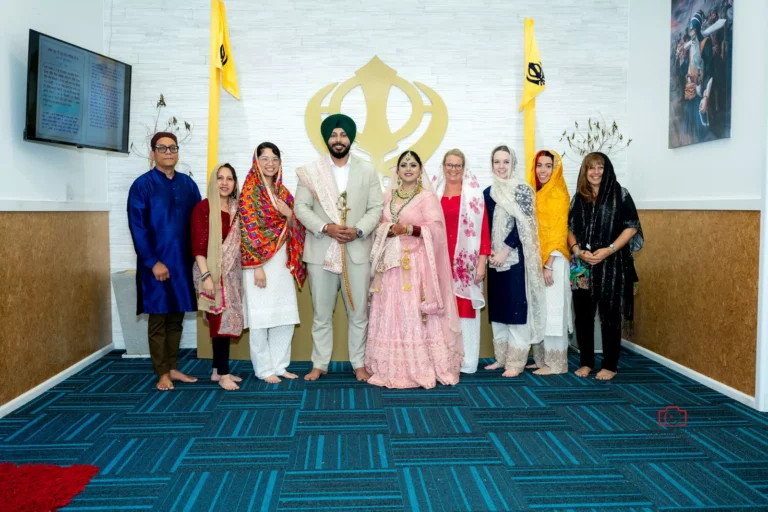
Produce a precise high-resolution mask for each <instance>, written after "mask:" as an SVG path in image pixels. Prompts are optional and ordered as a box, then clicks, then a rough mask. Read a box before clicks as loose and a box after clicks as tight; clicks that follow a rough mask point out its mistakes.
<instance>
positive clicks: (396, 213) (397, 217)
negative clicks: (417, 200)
mask: <svg viewBox="0 0 768 512" xmlns="http://www.w3.org/2000/svg"><path fill="white" fill-rule="evenodd" d="M419 192H421V183H419V184H418V185H417V186H416V188H414V189H413V192H411V193H410V194H408V195H405V196H404V195H402V194H401V193H400V189H395V194H394V195H393V196H392V199H391V200H390V201H389V213H391V214H392V222H393V223H394V224H397V223H398V222H399V220H400V212H402V211H403V208H405V207H406V206H408V203H410V202H411V201H413V198H414V197H416V196H417V195H418V194H419ZM395 197H399V198H400V199H403V200H404V201H405V202H404V203H403V204H402V205H400V208H398V209H397V211H395Z"/></svg>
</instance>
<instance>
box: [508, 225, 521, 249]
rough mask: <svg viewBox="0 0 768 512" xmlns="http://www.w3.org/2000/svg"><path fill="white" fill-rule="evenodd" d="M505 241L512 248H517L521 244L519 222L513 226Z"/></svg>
mask: <svg viewBox="0 0 768 512" xmlns="http://www.w3.org/2000/svg"><path fill="white" fill-rule="evenodd" d="M504 243H505V244H506V245H508V246H509V247H511V248H512V249H517V248H518V247H519V246H520V235H519V233H518V232H517V222H515V226H514V227H513V228H512V231H510V232H509V234H508V235H507V238H505V239H504Z"/></svg>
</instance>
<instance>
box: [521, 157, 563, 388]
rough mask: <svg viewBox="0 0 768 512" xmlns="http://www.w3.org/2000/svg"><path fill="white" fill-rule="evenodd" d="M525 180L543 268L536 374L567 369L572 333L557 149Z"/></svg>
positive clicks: (530, 170)
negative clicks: (531, 191) (543, 312)
mask: <svg viewBox="0 0 768 512" xmlns="http://www.w3.org/2000/svg"><path fill="white" fill-rule="evenodd" d="M527 181H528V183H529V184H530V185H531V186H532V187H534V188H535V190H536V218H537V220H538V224H539V245H540V247H541V260H542V262H543V269H544V284H545V285H546V288H545V303H546V306H547V323H546V327H545V331H544V342H543V343H540V344H538V345H534V347H533V358H534V361H535V364H533V365H530V366H529V367H528V368H537V370H536V371H534V372H533V373H535V374H538V375H550V374H561V373H567V372H568V333H569V332H573V318H572V309H571V285H570V260H569V259H568V258H567V257H566V255H567V254H570V251H568V210H569V208H570V196H569V195H568V187H567V185H566V184H565V178H564V177H563V161H562V159H561V158H560V155H559V154H557V152H556V151H552V150H548V151H547V150H543V151H539V152H538V153H537V154H536V157H535V158H534V159H533V162H531V163H530V167H529V168H528V174H527Z"/></svg>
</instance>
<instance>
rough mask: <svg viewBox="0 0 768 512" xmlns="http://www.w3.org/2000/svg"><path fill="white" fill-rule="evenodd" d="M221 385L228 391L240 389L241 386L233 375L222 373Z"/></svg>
mask: <svg viewBox="0 0 768 512" xmlns="http://www.w3.org/2000/svg"><path fill="white" fill-rule="evenodd" d="M219 386H221V387H223V388H224V389H226V390H227V391H234V390H236V389H240V386H238V385H237V383H236V382H235V381H234V380H233V379H232V375H222V376H221V378H220V379H219Z"/></svg>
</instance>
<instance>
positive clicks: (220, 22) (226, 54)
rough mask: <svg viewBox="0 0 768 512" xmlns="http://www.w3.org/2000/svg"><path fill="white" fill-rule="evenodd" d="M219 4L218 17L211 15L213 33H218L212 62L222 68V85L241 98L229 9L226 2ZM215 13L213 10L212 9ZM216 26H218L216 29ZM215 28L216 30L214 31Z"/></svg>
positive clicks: (218, 0)
mask: <svg viewBox="0 0 768 512" xmlns="http://www.w3.org/2000/svg"><path fill="white" fill-rule="evenodd" d="M215 3H217V4H218V13H219V16H218V19H216V17H215V16H211V29H212V32H211V33H212V34H213V33H215V34H216V48H217V55H211V62H212V63H215V64H216V67H217V68H219V69H220V70H221V86H222V87H224V90H225V91H227V92H228V93H229V94H231V95H232V96H234V97H235V98H237V99H240V86H238V85H237V74H236V73H235V61H234V58H233V57H232V47H231V46H230V44H229V29H228V28H227V10H226V8H225V7H224V2H222V1H221V0H216V2H215ZM212 13H213V11H212ZM214 27H216V28H215V29H214ZM214 30H215V32H214Z"/></svg>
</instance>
